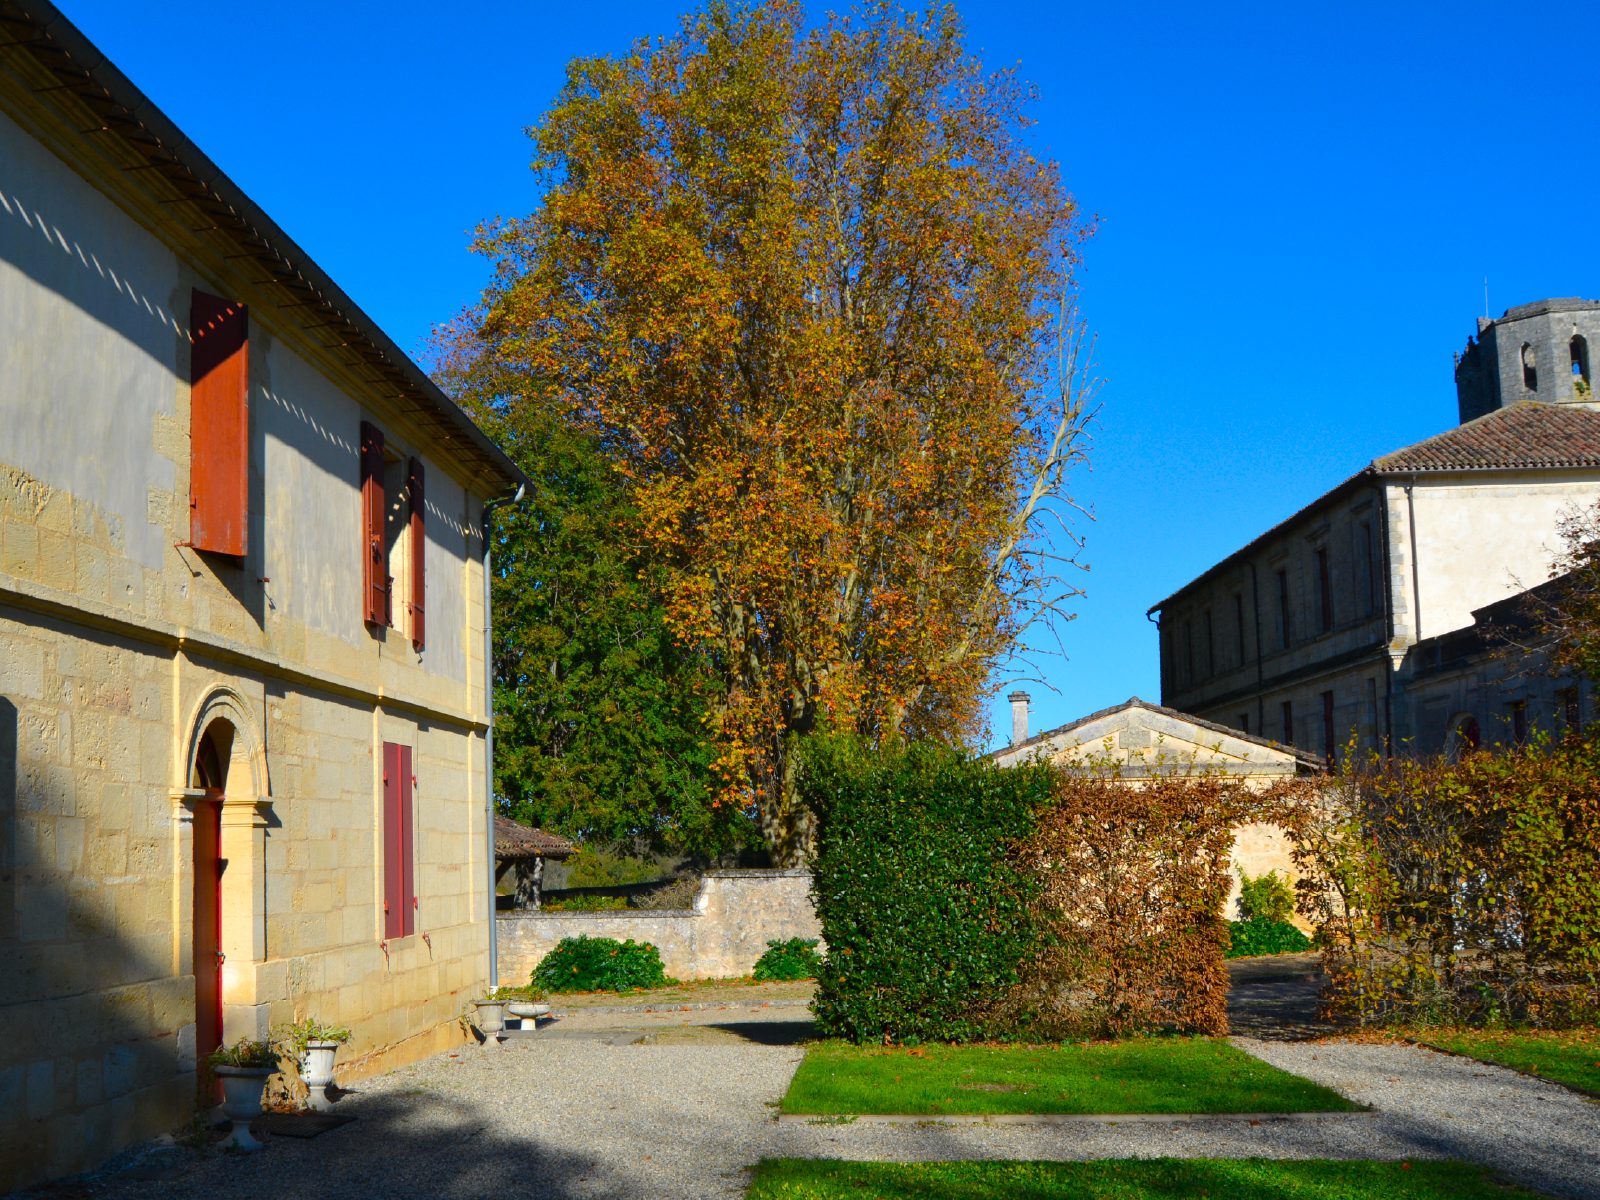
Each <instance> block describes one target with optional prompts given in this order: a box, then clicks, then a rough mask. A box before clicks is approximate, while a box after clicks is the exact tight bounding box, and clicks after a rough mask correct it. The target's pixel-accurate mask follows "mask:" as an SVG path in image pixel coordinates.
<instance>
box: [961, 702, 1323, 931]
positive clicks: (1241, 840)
mask: <svg viewBox="0 0 1600 1200" xmlns="http://www.w3.org/2000/svg"><path fill="white" fill-rule="evenodd" d="M1007 699H1008V700H1010V701H1011V744H1010V745H1009V746H1006V747H1004V748H1003V749H1000V750H996V751H994V752H993V753H992V754H990V756H989V757H990V759H991V760H992V761H993V762H995V763H996V764H998V765H999V766H1002V767H1012V766H1016V765H1018V764H1019V763H1024V762H1031V761H1035V760H1038V759H1044V760H1047V761H1049V762H1051V763H1053V764H1055V765H1056V766H1057V767H1060V768H1063V769H1065V770H1068V771H1072V770H1089V771H1099V770H1108V769H1111V770H1115V771H1116V773H1117V776H1118V778H1120V779H1123V780H1126V781H1127V782H1128V783H1129V784H1130V785H1132V786H1138V783H1139V781H1140V780H1142V779H1149V778H1151V777H1152V776H1158V775H1183V774H1190V773H1217V774H1222V775H1228V776H1233V777H1235V778H1241V779H1243V780H1245V782H1246V783H1247V785H1249V786H1252V787H1261V786H1266V785H1269V784H1271V783H1272V782H1274V781H1276V780H1281V779H1293V778H1297V777H1301V776H1309V775H1320V774H1322V773H1324V772H1325V771H1326V769H1327V768H1326V764H1325V763H1324V762H1323V760H1322V759H1320V758H1319V757H1317V756H1316V755H1314V754H1308V753H1306V752H1305V751H1303V750H1296V749H1294V747H1292V746H1283V745H1280V744H1278V743H1277V742H1275V741H1272V740H1270V739H1268V738H1262V737H1256V736H1254V735H1252V734H1248V733H1243V732H1241V731H1240V730H1239V729H1237V728H1229V727H1228V726H1226V725H1221V724H1218V723H1216V722H1215V721H1208V720H1205V719H1204V718H1201V717H1195V716H1191V715H1189V714H1188V713H1183V712H1178V711H1177V710H1175V709H1171V708H1164V707H1163V706H1161V705H1159V704H1151V703H1149V702H1148V701H1145V700H1141V699H1139V697H1137V696H1134V697H1132V698H1131V699H1129V700H1126V701H1124V702H1123V703H1121V704H1118V705H1114V706H1113V707H1111V708H1103V709H1101V710H1100V711H1099V712H1093V713H1090V714H1089V715H1088V716H1086V717H1080V718H1078V719H1077V720H1076V721H1072V722H1069V723H1068V724H1066V725H1062V726H1059V727H1057V728H1055V729H1047V730H1045V731H1044V732H1043V733H1039V734H1035V735H1033V736H1029V733H1028V703H1029V699H1030V698H1029V696H1028V693H1027V692H1020V691H1019V692H1012V693H1011V694H1010V695H1009V696H1008V697H1007ZM1291 849H1292V847H1291V845H1290V842H1289V837H1288V835H1287V834H1286V833H1284V831H1283V830H1282V829H1280V828H1278V827H1277V826H1276V825H1267V824H1262V823H1251V824H1248V825H1243V826H1241V827H1239V828H1238V829H1237V830H1235V831H1234V842H1233V850H1232V859H1231V863H1232V867H1233V876H1234V880H1233V891H1232V893H1231V894H1230V895H1229V897H1228V912H1229V914H1230V915H1231V914H1232V913H1233V912H1234V904H1235V902H1236V901H1237V900H1238V898H1239V872H1241V871H1243V872H1245V873H1246V874H1248V875H1251V876H1255V875H1264V874H1266V873H1267V872H1268V871H1277V872H1279V873H1280V874H1282V875H1283V876H1284V877H1285V878H1288V879H1291V880H1292V879H1295V878H1297V876H1298V873H1297V872H1296V871H1295V869H1294V862H1293V860H1292V859H1291V857H1290V851H1291Z"/></svg>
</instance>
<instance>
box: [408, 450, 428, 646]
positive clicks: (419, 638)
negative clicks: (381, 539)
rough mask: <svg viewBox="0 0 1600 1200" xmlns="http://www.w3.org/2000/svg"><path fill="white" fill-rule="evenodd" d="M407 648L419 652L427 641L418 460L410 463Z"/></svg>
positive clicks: (425, 552)
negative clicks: (408, 638)
mask: <svg viewBox="0 0 1600 1200" xmlns="http://www.w3.org/2000/svg"><path fill="white" fill-rule="evenodd" d="M410 473H411V480H410V488H409V490H410V492H411V644H412V645H413V646H415V647H416V648H417V649H418V650H421V649H422V646H423V643H424V642H426V641H427V640H428V639H427V625H426V623H425V621H424V617H423V592H424V590H425V584H426V576H427V571H426V566H427V563H426V559H427V557H428V535H427V531H426V526H425V524H424V516H425V514H424V513H423V492H422V460H421V459H417V458H413V459H412V460H411V472H410Z"/></svg>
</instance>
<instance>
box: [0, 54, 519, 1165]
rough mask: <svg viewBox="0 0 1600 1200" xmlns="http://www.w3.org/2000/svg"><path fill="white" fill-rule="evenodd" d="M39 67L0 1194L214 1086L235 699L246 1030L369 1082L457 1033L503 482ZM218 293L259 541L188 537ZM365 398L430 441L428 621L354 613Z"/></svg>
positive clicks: (230, 942) (377, 418)
mask: <svg viewBox="0 0 1600 1200" xmlns="http://www.w3.org/2000/svg"><path fill="white" fill-rule="evenodd" d="M17 62H18V58H17V56H12V57H11V58H8V59H6V60H5V62H0V162H4V163H6V165H7V168H8V169H7V170H6V171H5V172H4V178H0V324H3V325H4V327H5V329H6V330H7V340H6V345H5V350H4V352H3V353H0V407H3V409H4V413H3V419H0V1035H5V1036H3V1037H0V1114H3V1116H0V1193H4V1192H7V1191H9V1190H11V1189H12V1188H14V1187H21V1186H28V1185H31V1184H33V1183H35V1182H38V1181H40V1180H42V1179H46V1178H49V1177H52V1176H57V1175H62V1174H66V1173H69V1172H73V1171H77V1170H81V1169H84V1168H87V1167H91V1166H93V1165H95V1164H96V1163H97V1162H99V1161H101V1160H103V1159H104V1158H106V1157H107V1156H108V1155H110V1154H111V1153H114V1152H115V1151H117V1150H119V1149H121V1148H123V1147H125V1146H127V1145H129V1144H131V1143H132V1142H135V1141H137V1140H140V1139H142V1138H146V1137H149V1136H153V1135H155V1134H159V1133H163V1132H166V1131H168V1130H171V1129H173V1128H175V1127H178V1126H181V1125H182V1124H184V1123H185V1122H186V1121H187V1120H188V1118H189V1116H190V1115H191V1113H192V1112H193V1109H194V1102H195V1095H196V1059H197V1057H198V1049H201V1048H197V1038H198V1034H197V1021H196V1012H195V1010H196V1007H197V1005H196V991H197V989H196V982H195V963H194V961H193V958H194V950H193V939H194V911H195V896H194V891H195V889H194V879H195V852H194V837H193V829H194V817H195V812H196V810H197V808H200V807H204V806H208V805H210V806H215V805H216V804H217V803H218V801H217V800H216V798H215V797H212V798H211V799H207V798H205V796H204V793H203V792H202V791H201V790H200V781H199V779H198V772H197V769H196V754H197V749H198V746H199V744H200V743H201V741H202V735H204V734H205V733H206V731H207V729H208V728H210V726H211V725H212V723H214V722H225V723H226V725H227V726H228V728H229V729H231V730H232V734H231V742H230V743H229V744H230V745H231V759H230V760H229V761H228V763H227V770H226V783H225V787H223V788H222V789H221V790H222V791H223V793H224V794H223V796H222V799H221V801H220V805H221V824H222V834H221V848H220V857H222V858H223V859H225V860H226V862H227V866H226V869H225V871H224V872H223V877H222V884H221V888H220V893H221V909H222V911H221V920H220V933H219V935H218V936H219V941H220V946H221V949H222V951H223V952H224V954H225V955H226V961H225V964H224V965H223V968H222V982H221V992H222V1002H223V1035H224V1037H225V1038H226V1039H227V1040H230V1041H231V1040H234V1039H236V1038H238V1037H241V1036H245V1035H251V1036H259V1035H261V1034H263V1033H265V1032H266V1031H267V1030H268V1029H269V1028H271V1027H272V1026H273V1025H276V1024H279V1023H282V1022H286V1021H289V1020H292V1019H296V1018H302V1017H305V1016H308V1015H312V1016H316V1017H319V1018H321V1019H323V1020H328V1021H334V1022H337V1023H340V1024H345V1025H348V1026H350V1027H351V1028H352V1030H353V1031H354V1038H353V1040H352V1043H351V1044H350V1046H348V1047H347V1048H346V1050H345V1052H344V1053H342V1054H341V1056H340V1063H341V1068H340V1071H341V1078H342V1079H345V1080H353V1079H356V1078H359V1077H360V1075H361V1074H363V1073H366V1072H370V1071H374V1070H378V1069H380V1068H382V1067H383V1066H385V1065H387V1064H391V1063H395V1062H398V1061H403V1060H404V1059H406V1058H408V1057H415V1056H417V1055H421V1054H426V1053H429V1052H432V1051H433V1050H436V1049H439V1048H441V1047H442V1046H443V1045H445V1044H448V1043H449V1042H450V1041H451V1040H452V1039H453V1038H458V1037H459V1036H460V1032H459V1029H458V1028H457V1026H456V1023H455V1017H456V1016H457V1014H458V1013H459V1012H460V1011H461V1009H462V1007H463V1006H464V1005H465V1003H466V1002H467V1001H468V1000H470V999H471V997H472V995H473V994H475V993H476V992H477V991H478V990H479V989H481V987H482V986H483V983H484V981H485V979H486V976H487V973H488V940H489V923H488V922H489V911H488V904H489V902H488V897H487V890H488V879H489V864H488V862H487V858H488V854H487V846H486V831H485V827H484V808H485V794H486V790H487V789H486V786H485V779H484V737H483V734H484V725H485V712H484V703H483V688H482V677H483V669H484V664H483V626H484V614H483V611H482V594H483V593H482V584H483V575H482V566H481V559H480V558H479V555H480V553H481V547H482V538H481V521H482V503H483V498H484V496H486V495H488V494H491V493H497V492H499V491H501V490H503V482H501V481H496V480H493V479H487V478H483V477H481V476H478V475H475V474H474V473H473V472H471V471H470V470H468V468H466V467H464V466H462V465H461V464H460V463H458V462H456V461H454V456H453V454H452V452H451V451H450V449H449V443H448V442H447V441H446V440H445V439H442V438H440V437H439V435H438V434H437V432H432V431H430V430H429V429H427V428H426V427H424V426H423V425H422V424H420V423H419V421H418V420H417V418H416V417H415V416H414V415H413V414H411V413H409V412H408V411H407V410H405V409H403V408H401V407H399V406H398V405H397V404H396V403H395V402H394V400H393V398H392V395H391V394H390V389H388V388H387V386H385V387H383V388H380V387H378V386H377V385H375V384H373V383H372V382H371V380H370V378H365V377H364V376H363V374H362V372H361V371H358V370H357V369H355V367H353V366H352V364H351V363H350V362H348V361H343V360H341V358H340V356H339V355H337V354H335V353H334V352H333V351H332V350H331V349H330V348H329V347H328V345H327V344H326V343H327V340H328V339H327V337H326V336H325V335H319V334H318V333H317V332H316V331H315V330H314V329H313V328H312V326H314V325H315V324H316V323H317V322H325V321H326V317H325V316H322V315H317V313H316V310H315V309H313V308H303V307H295V306H292V305H290V304H287V303H285V297H284V296H283V295H282V294H280V293H278V292H275V291H273V290H272V288H271V287H270V286H269V285H267V284H266V283H264V282H262V280H261V275H262V272H261V270H260V267H259V264H252V263H250V262H249V261H247V260H246V259H244V258H242V257H240V256H237V255H234V256H229V255H227V254H225V253H224V251H225V250H226V245H225V243H222V242H219V241H218V240H216V239H214V238H209V237H206V238H200V239H198V240H197V239H196V238H195V236H194V234H195V232H196V231H194V230H193V229H192V228H190V226H191V225H192V222H190V221H187V220H186V219H185V218H184V216H183V214H182V213H181V212H180V210H179V208H178V207H175V206H170V205H167V204H166V202H165V201H164V200H162V201H161V202H160V203H156V202H155V199H156V198H154V197H152V196H150V195H148V194H145V193H142V192H139V191H138V189H139V188H143V187H146V186H149V185H150V184H151V182H152V181H153V180H154V175H155V173H153V172H144V171H123V170H120V169H116V168H115V167H114V166H111V167H108V166H107V160H105V159H103V158H97V157H95V156H94V153H97V152H92V153H90V155H89V156H88V157H87V158H85V157H84V152H85V148H86V146H87V145H88V144H89V143H87V142H85V143H84V144H82V145H80V144H78V143H77V142H75V141H73V140H72V139H71V138H66V139H65V140H63V139H62V138H61V137H57V136H50V135H47V134H41V133H40V130H46V131H48V130H58V131H59V129H61V128H67V129H73V128H78V127H81V126H82V122H81V121H80V122H77V123H76V124H69V125H67V126H65V127H62V126H60V125H59V122H58V121H56V122H55V123H52V120H53V118H52V119H45V118H44V117H42V116H41V113H40V112H39V111H37V109H38V108H39V106H41V105H47V104H49V103H52V101H51V100H50V99H49V98H48V97H49V96H50V95H54V93H45V92H40V91H37V90H35V89H34V88H32V87H30V86H28V85H27V83H26V81H24V80H19V79H18V78H14V77H13V75H12V73H11V72H12V71H13V69H14V68H16V67H17ZM41 120H42V121H43V123H42V124H41ZM102 140H103V139H101V138H99V136H98V135H96V139H95V141H96V142H99V141H102ZM197 288H198V289H202V290H205V291H209V292H212V293H214V294H218V295H223V296H227V297H230V298H237V299H240V300H242V301H243V302H245V303H246V304H247V305H248V307H249V314H250V317H249V320H250V326H249V328H250V333H249V339H250V340H249V372H248V388H249V392H248V407H249V424H248V431H249V436H248V469H247V476H248V514H247V516H248V527H247V528H248V539H247V540H248V549H247V553H246V554H245V555H244V556H243V557H241V558H239V559H233V558H229V557H225V556H220V555H214V554H202V553H199V552H197V551H195V550H194V549H193V548H192V547H190V546H189V545H188V541H189V533H190V508H189V493H190V482H191V481H190V445H191V440H190V439H191V428H190V388H189V383H188V376H189V370H190V361H191V342H190V331H189V330H188V329H187V328H186V325H187V322H188V319H189V306H190V297H191V291H192V289H197ZM363 420H370V421H373V422H375V423H376V424H378V425H379V426H380V427H381V428H382V429H383V430H384V432H385V435H386V438H387V444H388V446H389V448H390V449H391V450H393V451H394V452H395V453H397V454H398V455H400V456H401V459H402V461H403V460H404V459H406V458H409V457H411V456H413V455H414V456H416V457H418V458H419V459H421V460H423V461H424V463H425V466H426V488H425V492H426V504H427V508H426V541H425V545H424V546H422V547H421V549H420V552H421V553H423V554H424V555H425V560H424V561H425V563H426V579H427V594H426V613H427V643H426V645H425V646H424V647H423V648H422V649H421V650H420V651H419V650H418V649H416V648H415V647H414V646H413V644H412V642H411V639H410V637H409V636H406V632H405V631H404V630H403V629H399V628H397V629H379V628H376V627H373V626H369V625H367V624H366V623H365V622H364V620H363V610H362V607H361V602H360V587H361V564H362V553H363V543H362V535H361V508H360V483H359V480H360V467H359V462H358V442H359V439H360V425H361V422H362V421H363ZM403 545H404V546H405V547H406V548H407V552H409V551H410V550H411V548H412V547H411V543H410V541H409V538H407V540H405V541H404V542H403ZM401 623H402V624H403V623H404V622H403V621H402V622H401ZM384 742H397V743H401V744H403V745H406V746H408V747H410V748H411V750H412V753H413V756H414V757H413V763H414V773H415V776H416V785H415V798H414V814H415V854H414V869H415V879H416V893H417V897H418V903H417V912H416V929H415V932H414V933H413V934H412V935H410V936H406V937H400V938H394V939H389V940H387V941H386V940H385V939H384V937H383V914H382V894H383V892H382V886H383V881H382V877H381V876H382V862H383V850H382V845H383V843H382V824H381V811H382V808H381V797H382V786H383V784H382V778H381V770H382V768H381V762H382V744H383V743H384ZM211 961H212V962H213V963H214V962H215V959H214V958H212V959H211Z"/></svg>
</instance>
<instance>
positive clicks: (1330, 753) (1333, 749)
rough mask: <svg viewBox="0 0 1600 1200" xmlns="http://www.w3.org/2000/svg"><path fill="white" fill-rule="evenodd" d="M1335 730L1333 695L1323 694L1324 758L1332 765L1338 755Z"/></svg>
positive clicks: (1329, 693) (1330, 693)
mask: <svg viewBox="0 0 1600 1200" xmlns="http://www.w3.org/2000/svg"><path fill="white" fill-rule="evenodd" d="M1338 749H1339V747H1338V742H1337V740H1336V736H1335V734H1334V729H1333V693H1332V692H1323V693H1322V757H1323V758H1325V759H1327V760H1328V762H1329V763H1330V764H1331V763H1332V762H1333V761H1334V758H1335V757H1336V755H1337V753H1338Z"/></svg>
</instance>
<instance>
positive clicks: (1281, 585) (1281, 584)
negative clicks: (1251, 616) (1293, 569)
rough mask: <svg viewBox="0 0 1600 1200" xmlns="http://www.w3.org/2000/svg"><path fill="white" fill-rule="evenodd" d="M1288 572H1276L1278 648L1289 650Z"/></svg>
mask: <svg viewBox="0 0 1600 1200" xmlns="http://www.w3.org/2000/svg"><path fill="white" fill-rule="evenodd" d="M1290 632H1291V630H1290V628H1289V572H1288V571H1279V572H1278V648H1279V649H1280V650H1287V649H1288V648H1289V635H1290Z"/></svg>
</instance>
